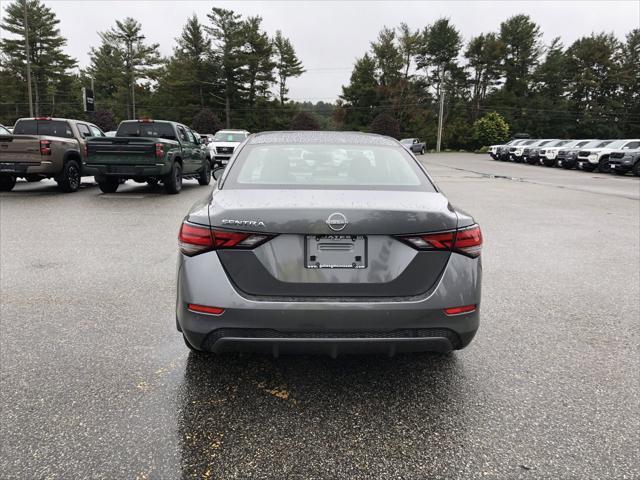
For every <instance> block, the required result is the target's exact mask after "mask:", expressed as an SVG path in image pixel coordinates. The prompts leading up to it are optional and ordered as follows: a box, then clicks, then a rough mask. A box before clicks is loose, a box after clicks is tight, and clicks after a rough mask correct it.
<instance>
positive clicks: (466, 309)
mask: <svg viewBox="0 0 640 480" xmlns="http://www.w3.org/2000/svg"><path fill="white" fill-rule="evenodd" d="M476 308H478V306H477V305H476V304H475V303H474V304H473V305H464V306H462V307H451V308H445V309H444V313H445V315H461V314H463V313H470V312H474V311H475V310H476Z"/></svg>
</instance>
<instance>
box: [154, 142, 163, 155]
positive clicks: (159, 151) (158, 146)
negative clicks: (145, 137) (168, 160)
mask: <svg viewBox="0 0 640 480" xmlns="http://www.w3.org/2000/svg"><path fill="white" fill-rule="evenodd" d="M156 158H164V145H163V144H162V143H156Z"/></svg>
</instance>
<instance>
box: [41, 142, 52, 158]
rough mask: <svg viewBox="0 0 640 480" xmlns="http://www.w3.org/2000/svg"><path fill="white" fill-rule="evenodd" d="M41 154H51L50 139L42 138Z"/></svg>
mask: <svg viewBox="0 0 640 480" xmlns="http://www.w3.org/2000/svg"><path fill="white" fill-rule="evenodd" d="M40 155H51V141H50V140H40Z"/></svg>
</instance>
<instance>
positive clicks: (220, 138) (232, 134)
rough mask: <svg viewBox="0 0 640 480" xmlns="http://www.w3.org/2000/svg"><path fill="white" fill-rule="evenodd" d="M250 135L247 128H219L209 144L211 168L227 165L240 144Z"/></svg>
mask: <svg viewBox="0 0 640 480" xmlns="http://www.w3.org/2000/svg"><path fill="white" fill-rule="evenodd" d="M249 135H250V133H249V132H247V131H246V130H219V131H218V132H217V133H216V134H215V135H214V136H213V140H212V141H211V142H209V143H208V144H207V148H208V149H209V152H210V153H211V162H212V165H211V169H212V170H213V169H214V168H216V167H222V166H224V165H226V164H227V162H228V161H229V159H230V158H231V156H232V155H233V152H235V150H236V148H237V147H238V145H240V144H241V143H242V142H244V141H245V139H246V138H247V137H248V136H249Z"/></svg>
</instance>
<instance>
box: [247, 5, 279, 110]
mask: <svg viewBox="0 0 640 480" xmlns="http://www.w3.org/2000/svg"><path fill="white" fill-rule="evenodd" d="M261 23H262V18H261V17H257V16H256V17H249V18H247V20H246V21H245V22H244V28H243V30H244V31H243V35H244V38H245V42H244V46H243V47H244V48H243V54H242V59H243V61H244V64H245V78H246V84H247V86H246V90H247V101H248V104H249V106H250V107H253V106H255V103H256V95H259V96H261V97H263V98H268V96H269V89H270V88H271V85H272V84H273V83H274V82H275V77H274V74H273V70H274V68H275V65H276V64H275V62H274V60H273V46H272V44H271V41H270V39H269V36H268V35H267V34H266V33H264V32H263V31H261V30H260V25H261Z"/></svg>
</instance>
